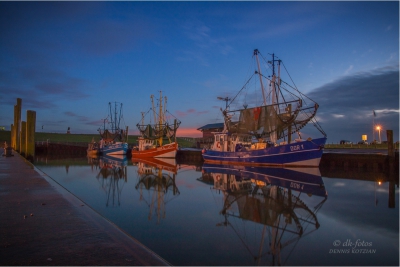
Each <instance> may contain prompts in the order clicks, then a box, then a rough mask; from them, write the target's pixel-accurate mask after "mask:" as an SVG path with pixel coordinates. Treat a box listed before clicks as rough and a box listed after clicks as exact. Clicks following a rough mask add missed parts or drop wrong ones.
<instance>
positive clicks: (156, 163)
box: [132, 158, 180, 224]
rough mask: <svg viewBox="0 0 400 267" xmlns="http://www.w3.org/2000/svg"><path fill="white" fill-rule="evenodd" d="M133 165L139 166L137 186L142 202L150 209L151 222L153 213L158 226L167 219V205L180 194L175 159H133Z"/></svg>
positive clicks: (149, 217)
mask: <svg viewBox="0 0 400 267" xmlns="http://www.w3.org/2000/svg"><path fill="white" fill-rule="evenodd" d="M132 163H133V165H137V166H138V168H137V169H138V170H137V172H138V182H137V184H136V186H135V188H136V190H138V191H139V193H140V200H141V201H144V202H145V203H146V204H147V206H148V207H149V215H148V219H149V221H151V220H152V215H153V211H154V212H155V215H156V217H157V224H159V223H160V219H161V218H163V219H164V218H165V216H166V210H165V205H166V204H167V203H168V202H169V201H171V200H172V199H174V198H175V197H177V196H178V195H179V194H180V193H179V190H178V187H177V186H176V183H175V181H176V174H177V172H178V167H177V165H176V161H175V159H174V158H158V159H156V158H142V159H138V158H132Z"/></svg>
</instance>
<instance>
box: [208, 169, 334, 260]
mask: <svg viewBox="0 0 400 267" xmlns="http://www.w3.org/2000/svg"><path fill="white" fill-rule="evenodd" d="M213 176H214V189H218V190H222V191H223V193H224V205H223V209H222V210H221V214H222V215H223V216H224V219H225V220H224V222H222V223H219V224H217V226H231V227H232V229H233V230H234V232H235V233H236V234H237V236H238V237H239V238H240V240H241V242H242V244H243V245H244V246H245V247H246V249H247V250H248V251H249V253H250V254H251V255H252V256H253V258H254V260H255V263H256V264H258V265H261V259H262V258H263V257H265V256H267V255H271V256H272V262H271V263H272V264H273V265H276V264H277V265H281V264H282V261H281V249H283V248H284V247H287V246H289V245H290V244H293V243H295V244H294V246H293V248H292V251H293V249H294V247H295V246H296V245H297V242H298V241H299V239H300V238H301V237H302V236H305V235H308V234H310V233H311V232H313V231H315V230H317V229H318V228H319V223H318V220H317V217H316V215H315V214H316V212H317V211H318V210H319V209H320V208H321V206H322V204H323V203H324V202H325V201H326V197H325V198H324V199H323V200H322V202H320V203H319V204H318V205H317V206H316V207H315V209H314V211H311V210H310V209H309V208H308V207H307V205H306V204H305V203H304V202H303V201H302V200H301V199H300V195H301V193H302V192H301V191H299V193H298V195H296V196H294V195H293V192H292V190H291V189H290V188H283V187H281V186H277V185H272V184H270V183H267V182H265V181H261V180H255V179H241V177H238V175H234V174H224V173H213ZM235 209H236V210H235ZM229 217H232V218H235V219H241V220H240V221H241V223H242V225H240V226H241V227H239V226H238V227H234V224H239V221H238V220H234V221H232V220H228V218H229ZM248 221H251V222H254V224H253V227H254V228H257V230H258V231H259V232H258V235H257V238H258V237H260V241H259V242H257V244H259V245H258V248H257V249H253V250H256V251H257V252H254V253H253V252H252V249H250V245H249V244H248V242H246V241H247V240H248V239H249V236H250V235H247V234H246V233H245V234H244V235H243V236H241V234H240V233H239V231H238V230H239V229H242V230H243V229H245V228H246V225H248ZM246 222H247V223H246ZM310 224H311V225H314V227H315V229H314V230H311V231H309V232H307V233H306V229H307V228H308V226H309V225H310ZM244 231H246V230H244ZM284 233H289V234H291V235H292V237H291V238H285V240H284ZM305 233H306V234H305ZM267 234H268V237H269V250H267V251H264V247H266V244H264V243H265V241H264V239H265V236H266V235H267ZM286 236H287V234H286ZM254 244H256V243H254ZM256 253H257V254H256ZM290 253H291V252H290ZM290 253H289V254H288V256H289V255H290Z"/></svg>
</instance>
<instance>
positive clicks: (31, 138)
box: [25, 110, 36, 160]
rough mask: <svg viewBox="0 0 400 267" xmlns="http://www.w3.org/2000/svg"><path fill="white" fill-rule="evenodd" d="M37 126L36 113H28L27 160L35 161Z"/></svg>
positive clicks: (30, 111)
mask: <svg viewBox="0 0 400 267" xmlns="http://www.w3.org/2000/svg"><path fill="white" fill-rule="evenodd" d="M35 126H36V111H33V110H27V111H26V155H25V157H26V158H27V159H30V160H33V157H34V156H35Z"/></svg>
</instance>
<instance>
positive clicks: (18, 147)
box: [14, 98, 22, 152]
mask: <svg viewBox="0 0 400 267" xmlns="http://www.w3.org/2000/svg"><path fill="white" fill-rule="evenodd" d="M21 108H22V99H21V98H17V108H16V112H17V114H16V122H15V124H14V126H16V128H15V131H16V133H15V138H16V144H15V147H16V150H17V151H18V152H21V137H20V136H21Z"/></svg>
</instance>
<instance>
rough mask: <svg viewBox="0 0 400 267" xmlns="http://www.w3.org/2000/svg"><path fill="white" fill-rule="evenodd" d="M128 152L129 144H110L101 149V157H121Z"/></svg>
mask: <svg viewBox="0 0 400 267" xmlns="http://www.w3.org/2000/svg"><path fill="white" fill-rule="evenodd" d="M127 151H128V144H127V143H122V142H121V143H114V144H108V145H104V146H103V147H101V148H100V149H99V153H100V155H103V156H105V155H110V156H114V157H119V156H122V155H126V152H127Z"/></svg>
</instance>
